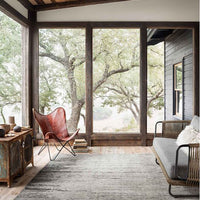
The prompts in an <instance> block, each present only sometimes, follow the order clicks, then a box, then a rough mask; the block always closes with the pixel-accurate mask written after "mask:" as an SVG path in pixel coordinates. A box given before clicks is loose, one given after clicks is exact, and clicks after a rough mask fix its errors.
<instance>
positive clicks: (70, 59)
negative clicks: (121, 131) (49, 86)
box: [40, 29, 134, 131]
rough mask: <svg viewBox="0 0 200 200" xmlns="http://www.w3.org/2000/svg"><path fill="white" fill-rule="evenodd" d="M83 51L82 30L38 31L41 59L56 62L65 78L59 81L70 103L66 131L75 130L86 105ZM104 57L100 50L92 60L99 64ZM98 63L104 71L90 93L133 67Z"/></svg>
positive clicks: (105, 51) (103, 52)
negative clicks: (61, 81)
mask: <svg viewBox="0 0 200 200" xmlns="http://www.w3.org/2000/svg"><path fill="white" fill-rule="evenodd" d="M108 34H109V33H108ZM107 39H109V37H107ZM108 42H109V41H106V40H105V43H104V45H109V43H108ZM84 49H85V34H84V31H83V30H81V29H71V30H66V29H62V30H61V29H59V30H55V29H54V30H52V29H50V30H45V29H44V30H42V31H41V32H40V57H44V58H50V59H51V60H53V61H54V64H55V62H57V63H58V64H59V65H61V66H63V69H65V73H64V74H65V76H64V77H63V79H62V80H63V81H64V82H63V84H64V85H65V87H64V88H65V91H66V94H67V95H66V96H67V98H66V101H68V103H70V104H71V115H70V118H69V120H68V128H69V130H71V131H72V130H75V129H76V128H77V125H78V122H79V118H80V115H81V109H82V107H83V106H84V104H85V84H83V83H84V76H83V74H84V70H83V69H84V64H85V55H84V54H85V51H84ZM58 50H59V53H58ZM105 54H106V55H109V52H108V51H107V50H105V48H100V49H99V50H98V52H96V53H95V55H94V58H93V60H94V61H96V60H98V61H100V62H101V60H100V59H101V57H102V56H103V55H105ZM107 61H108V60H107ZM100 64H103V71H102V73H101V76H100V77H99V78H98V80H96V81H95V82H94V85H93V92H95V91H96V90H97V89H98V88H99V87H100V86H101V85H102V84H103V83H105V82H106V81H107V80H108V79H109V78H110V77H112V76H113V75H115V74H118V73H123V72H126V71H128V70H130V69H131V68H132V67H134V66H129V67H126V66H122V65H120V64H118V63H117V65H115V66H111V64H110V63H109V62H106V63H103V62H102V63H100ZM61 71H62V70H61ZM62 73H63V71H62ZM81 73H82V74H81ZM65 78H67V80H66V79H65Z"/></svg>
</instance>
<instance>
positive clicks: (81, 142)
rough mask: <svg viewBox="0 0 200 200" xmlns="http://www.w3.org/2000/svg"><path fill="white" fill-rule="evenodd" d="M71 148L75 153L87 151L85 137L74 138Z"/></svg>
mask: <svg viewBox="0 0 200 200" xmlns="http://www.w3.org/2000/svg"><path fill="white" fill-rule="evenodd" d="M73 149H74V151H75V152H76V153H87V152H88V151H89V150H88V146H87V142H86V140H85V139H75V140H74V145H73Z"/></svg>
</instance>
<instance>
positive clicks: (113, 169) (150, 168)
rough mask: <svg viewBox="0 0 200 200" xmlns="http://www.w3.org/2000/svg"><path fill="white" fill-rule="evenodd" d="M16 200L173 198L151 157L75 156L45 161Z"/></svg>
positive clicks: (184, 190) (180, 189)
mask: <svg viewBox="0 0 200 200" xmlns="http://www.w3.org/2000/svg"><path fill="white" fill-rule="evenodd" d="M194 190H195V191H194ZM172 191H173V192H174V193H179V194H184V193H187V194H188V193H194V192H198V188H195V189H194V188H192V189H191V188H188V187H175V186H173V189H172ZM16 199H18V200H19V199H22V200H23V199H24V200H25V199H26V200H29V199H31V200H33V199H37V200H38V199H52V200H57V199H62V200H134V199H135V200H140V199H141V200H146V199H154V200H157V199H158V200H165V199H174V198H173V197H171V196H170V195H169V194H168V184H167V182H166V179H165V177H164V175H163V174H162V172H161V169H160V167H159V166H158V165H156V164H155V162H154V156H153V155H152V154H132V155H130V154H129V155H128V154H124V155H110V154H108V155H100V154H79V155H78V156H76V157H72V156H71V155H61V156H60V157H59V158H58V159H57V160H56V161H53V162H49V164H48V165H47V166H46V167H45V168H44V169H42V170H41V171H40V172H39V173H38V174H37V176H36V177H35V178H34V179H33V180H32V181H31V182H30V183H29V184H28V185H27V186H26V188H25V189H24V190H23V191H22V193H20V194H19V195H18V196H17V198H16ZM179 199H180V198H179ZM184 199H186V198H184ZM193 199H194V198H193Z"/></svg>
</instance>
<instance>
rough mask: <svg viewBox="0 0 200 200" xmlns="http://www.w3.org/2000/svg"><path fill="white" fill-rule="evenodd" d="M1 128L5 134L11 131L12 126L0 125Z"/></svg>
mask: <svg viewBox="0 0 200 200" xmlns="http://www.w3.org/2000/svg"><path fill="white" fill-rule="evenodd" d="M0 128H2V129H4V130H5V134H7V133H8V132H9V131H10V124H0Z"/></svg>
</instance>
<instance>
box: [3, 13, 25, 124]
mask: <svg viewBox="0 0 200 200" xmlns="http://www.w3.org/2000/svg"><path fill="white" fill-rule="evenodd" d="M21 37H22V34H21V25H19V24H18V23H17V22H15V21H14V20H12V19H10V18H9V17H8V16H6V15H5V14H3V13H2V12H0V123H8V116H15V122H16V124H17V125H21V124H22V105H21V90H22V84H21V83H22V63H21V62H22V53H21V49H22V45H21V44H22V41H21Z"/></svg>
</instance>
